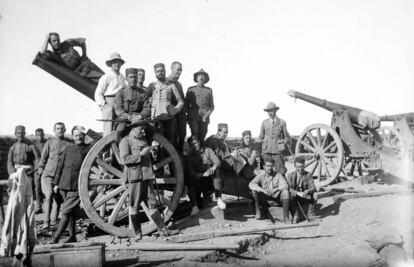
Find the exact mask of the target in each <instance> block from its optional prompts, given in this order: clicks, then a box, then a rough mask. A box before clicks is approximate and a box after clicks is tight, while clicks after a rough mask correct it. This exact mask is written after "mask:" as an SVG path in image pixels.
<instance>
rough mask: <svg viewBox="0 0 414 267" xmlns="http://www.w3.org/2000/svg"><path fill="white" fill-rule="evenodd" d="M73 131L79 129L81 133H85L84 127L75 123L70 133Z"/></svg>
mask: <svg viewBox="0 0 414 267" xmlns="http://www.w3.org/2000/svg"><path fill="white" fill-rule="evenodd" d="M74 131H80V132H81V133H84V134H86V129H85V127H83V126H81V125H76V126H74V127H73V128H72V134H73V132H74Z"/></svg>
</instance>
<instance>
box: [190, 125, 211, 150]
mask: <svg viewBox="0 0 414 267" xmlns="http://www.w3.org/2000/svg"><path fill="white" fill-rule="evenodd" d="M188 125H189V126H190V130H191V135H192V136H197V137H198V140H200V143H201V144H204V139H205V138H206V135H207V131H208V122H202V121H198V120H194V119H191V120H189V121H188Z"/></svg>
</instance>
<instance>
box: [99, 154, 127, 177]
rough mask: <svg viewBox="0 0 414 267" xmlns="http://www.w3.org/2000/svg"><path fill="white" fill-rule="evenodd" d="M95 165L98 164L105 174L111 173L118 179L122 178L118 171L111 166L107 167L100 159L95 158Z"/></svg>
mask: <svg viewBox="0 0 414 267" xmlns="http://www.w3.org/2000/svg"><path fill="white" fill-rule="evenodd" d="M96 163H98V165H99V166H101V167H102V168H104V169H105V170H106V171H107V172H109V173H112V174H113V175H115V176H117V177H118V178H121V179H122V178H123V174H122V172H121V171H120V170H118V169H117V168H115V167H112V166H111V165H109V164H108V163H106V162H105V161H103V160H102V159H100V158H96Z"/></svg>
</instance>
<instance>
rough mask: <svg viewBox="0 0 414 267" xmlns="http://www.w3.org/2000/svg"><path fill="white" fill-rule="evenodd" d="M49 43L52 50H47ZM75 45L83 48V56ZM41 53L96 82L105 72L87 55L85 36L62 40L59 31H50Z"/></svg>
mask: <svg viewBox="0 0 414 267" xmlns="http://www.w3.org/2000/svg"><path fill="white" fill-rule="evenodd" d="M48 44H50V46H51V47H52V52H51V51H48V50H47V46H48ZM75 46H78V47H81V48H82V56H80V55H79V53H78V52H77V51H76V50H75V49H74V48H73V47H75ZM40 54H41V55H42V56H43V57H44V58H46V59H48V60H52V61H54V62H57V63H58V64H60V65H63V66H66V67H68V68H70V69H71V70H73V71H74V72H75V73H77V74H79V76H82V77H85V78H88V79H90V80H92V81H93V82H95V83H98V81H99V78H100V77H101V76H102V75H104V72H103V71H102V70H101V69H100V68H99V67H98V66H96V65H95V63H93V62H92V61H91V60H90V59H89V58H88V57H87V56H86V44H85V38H72V39H67V40H65V41H64V42H60V37H59V34H58V33H56V32H51V33H48V34H47V35H46V39H45V41H44V42H43V45H42V48H41V49H40Z"/></svg>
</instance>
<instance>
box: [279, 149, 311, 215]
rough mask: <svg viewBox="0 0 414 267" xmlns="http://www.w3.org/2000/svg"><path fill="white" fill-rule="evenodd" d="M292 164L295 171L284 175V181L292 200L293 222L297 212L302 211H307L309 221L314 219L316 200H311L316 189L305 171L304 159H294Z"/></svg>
mask: <svg viewBox="0 0 414 267" xmlns="http://www.w3.org/2000/svg"><path fill="white" fill-rule="evenodd" d="M294 164H295V168H296V170H295V171H293V172H290V173H288V174H287V175H286V181H287V183H288V184H289V191H290V195H291V198H292V202H291V203H292V212H293V214H294V216H293V222H294V223H297V222H298V218H299V212H302V211H303V212H305V211H306V210H307V216H308V218H309V219H313V218H315V206H316V200H315V199H314V198H313V193H315V192H316V187H315V183H314V182H313V177H312V175H310V174H309V173H308V172H307V171H305V158H303V157H296V158H295V161H294ZM299 205H300V206H299ZM303 215H304V216H306V214H303Z"/></svg>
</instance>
